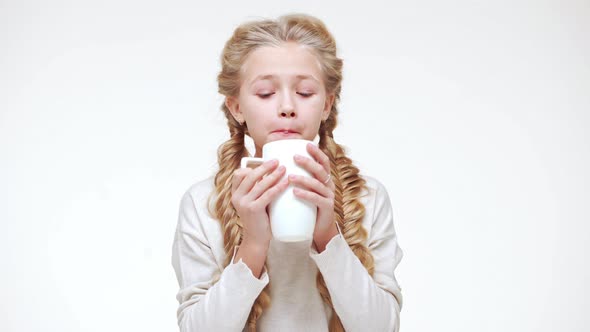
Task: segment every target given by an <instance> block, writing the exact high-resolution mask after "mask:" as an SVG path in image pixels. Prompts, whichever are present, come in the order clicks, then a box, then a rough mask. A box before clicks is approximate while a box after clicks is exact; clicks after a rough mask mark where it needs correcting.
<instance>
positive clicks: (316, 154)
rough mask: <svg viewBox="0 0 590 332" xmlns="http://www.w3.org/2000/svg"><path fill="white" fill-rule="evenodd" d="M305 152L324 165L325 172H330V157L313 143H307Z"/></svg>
mask: <svg viewBox="0 0 590 332" xmlns="http://www.w3.org/2000/svg"><path fill="white" fill-rule="evenodd" d="M307 152H309V154H310V155H311V156H312V157H313V158H314V159H315V160H316V161H317V162H318V163H320V165H322V166H323V167H324V170H325V171H326V173H327V174H330V158H328V156H327V155H326V154H325V153H324V151H322V150H321V149H320V148H319V147H317V146H316V145H315V144H311V143H309V144H307Z"/></svg>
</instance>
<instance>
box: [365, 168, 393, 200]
mask: <svg viewBox="0 0 590 332" xmlns="http://www.w3.org/2000/svg"><path fill="white" fill-rule="evenodd" d="M361 178H362V179H364V180H365V186H366V190H367V192H365V194H363V196H366V199H367V200H368V201H371V202H374V201H375V200H378V199H383V198H384V197H386V198H387V199H389V197H388V194H387V189H386V188H385V185H383V183H382V182H381V181H380V180H378V179H377V178H375V177H372V176H369V175H363V174H361Z"/></svg>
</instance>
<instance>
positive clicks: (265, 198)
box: [256, 179, 289, 206]
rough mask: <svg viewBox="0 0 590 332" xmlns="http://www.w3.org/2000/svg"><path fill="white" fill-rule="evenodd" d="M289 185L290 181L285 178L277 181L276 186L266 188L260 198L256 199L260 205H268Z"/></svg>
mask: <svg viewBox="0 0 590 332" xmlns="http://www.w3.org/2000/svg"><path fill="white" fill-rule="evenodd" d="M287 187H289V181H288V180H287V179H283V180H281V181H279V182H278V183H276V184H275V185H274V186H272V187H270V188H269V189H268V190H266V191H265V192H264V193H263V194H262V195H261V196H260V197H258V199H257V200H256V202H257V204H260V206H268V204H270V202H272V201H273V200H274V199H275V198H277V196H279V195H280V194H281V193H282V192H283V191H285V189H287Z"/></svg>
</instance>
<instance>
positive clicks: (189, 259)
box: [172, 192, 268, 332]
mask: <svg viewBox="0 0 590 332" xmlns="http://www.w3.org/2000/svg"><path fill="white" fill-rule="evenodd" d="M200 213H202V212H201V211H197V209H196V207H195V202H194V200H193V198H192V196H191V195H190V193H188V192H187V193H186V194H185V195H184V196H183V197H182V200H181V204H180V212H179V217H178V226H177V229H176V234H175V237H174V244H173V248H172V265H173V267H174V270H175V273H176V277H177V279H178V284H179V287H180V289H179V291H178V293H177V295H176V299H177V300H178V302H179V307H178V311H177V317H178V326H179V328H180V331H182V332H184V331H186V332H188V331H197V330H199V331H241V330H242V329H243V328H244V326H245V325H246V321H247V319H248V315H249V313H250V310H251V308H252V305H253V303H254V301H255V300H256V298H257V297H258V295H259V294H260V292H261V291H262V289H263V288H264V287H265V286H266V285H267V284H268V275H267V273H266V271H262V276H261V278H260V279H258V278H256V277H254V275H253V274H252V272H251V270H250V269H249V268H248V266H247V265H246V264H245V263H244V261H243V260H241V259H240V260H239V261H238V262H237V263H233V259H232V263H230V264H229V265H228V266H227V267H226V268H225V269H223V268H222V267H221V266H220V265H218V263H217V261H216V260H215V257H214V255H213V252H212V251H211V247H210V245H209V241H208V239H207V237H206V234H205V232H204V231H203V225H202V224H201V222H202V218H201V217H200V215H199V214H200ZM235 255H236V251H235V250H234V256H233V258H235ZM217 279H218V280H217Z"/></svg>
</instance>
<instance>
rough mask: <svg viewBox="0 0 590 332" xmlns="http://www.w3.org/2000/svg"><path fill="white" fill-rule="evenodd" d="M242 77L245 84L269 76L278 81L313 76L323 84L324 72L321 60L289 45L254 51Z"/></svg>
mask: <svg viewBox="0 0 590 332" xmlns="http://www.w3.org/2000/svg"><path fill="white" fill-rule="evenodd" d="M240 76H241V78H242V82H243V83H245V84H251V83H252V82H253V81H255V80H257V79H259V78H261V77H268V76H275V77H277V78H278V79H281V78H286V79H291V78H293V79H297V78H300V77H301V76H311V77H313V78H315V79H316V80H318V81H319V82H320V83H321V77H322V72H321V66H320V62H319V60H318V59H317V57H316V56H315V55H314V54H313V53H312V52H311V51H310V50H309V49H308V48H306V47H305V46H302V45H298V44H295V43H287V44H284V45H281V46H263V47H260V48H257V49H256V50H254V51H253V52H252V53H250V55H248V57H247V58H246V61H244V64H243V65H242V68H241V75H240Z"/></svg>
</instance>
